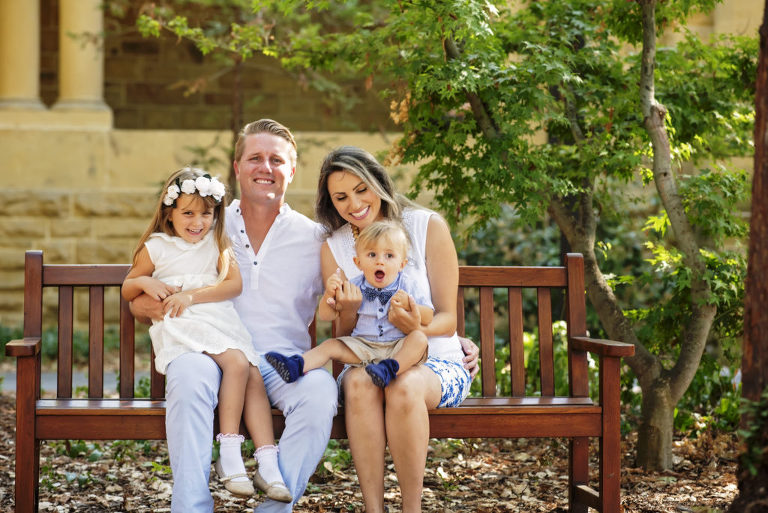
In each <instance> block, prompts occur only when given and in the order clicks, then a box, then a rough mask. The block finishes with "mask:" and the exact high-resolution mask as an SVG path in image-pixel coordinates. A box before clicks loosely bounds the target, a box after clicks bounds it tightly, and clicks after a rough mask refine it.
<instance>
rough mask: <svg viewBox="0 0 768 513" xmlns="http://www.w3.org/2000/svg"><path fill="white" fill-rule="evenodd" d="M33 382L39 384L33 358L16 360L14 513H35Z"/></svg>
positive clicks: (37, 443)
mask: <svg viewBox="0 0 768 513" xmlns="http://www.w3.org/2000/svg"><path fill="white" fill-rule="evenodd" d="M35 378H36V381H35ZM36 383H40V367H39V362H38V361H37V359H36V358H34V357H24V358H19V359H18V360H17V375H16V484H15V498H16V513H33V512H36V511H37V501H38V488H39V483H38V479H39V476H40V441H39V440H37V439H36V438H35V401H36V399H37V397H38V395H39V391H38V389H37V385H36Z"/></svg>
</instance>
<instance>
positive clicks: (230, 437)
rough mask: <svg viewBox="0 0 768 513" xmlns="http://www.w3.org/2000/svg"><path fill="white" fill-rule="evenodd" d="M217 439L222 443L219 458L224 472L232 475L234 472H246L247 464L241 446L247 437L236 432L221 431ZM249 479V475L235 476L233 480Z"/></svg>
mask: <svg viewBox="0 0 768 513" xmlns="http://www.w3.org/2000/svg"><path fill="white" fill-rule="evenodd" d="M216 440H218V442H219V443H220V446H219V460H220V461H221V469H222V470H223V471H224V474H225V475H227V476H231V475H233V474H245V465H244V464H243V456H242V454H241V452H240V446H241V445H242V443H243V441H245V437H244V436H243V435H238V434H234V433H219V434H218V435H216ZM238 481H249V479H248V477H247V476H241V477H235V478H233V479H232V482H238Z"/></svg>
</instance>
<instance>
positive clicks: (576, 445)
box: [568, 437, 589, 513]
mask: <svg viewBox="0 0 768 513" xmlns="http://www.w3.org/2000/svg"><path fill="white" fill-rule="evenodd" d="M568 452H569V455H568V485H569V486H568V511H570V512H571V513H587V509H588V508H587V505H586V504H584V503H582V502H579V501H577V500H576V499H577V498H576V487H577V486H579V485H587V484H589V438H584V437H580V438H571V441H570V447H569V451H568Z"/></svg>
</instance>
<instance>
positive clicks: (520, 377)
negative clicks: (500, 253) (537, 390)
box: [507, 287, 525, 397]
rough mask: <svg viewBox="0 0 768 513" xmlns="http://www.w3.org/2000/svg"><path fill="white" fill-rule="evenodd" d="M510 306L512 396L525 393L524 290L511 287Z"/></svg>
mask: <svg viewBox="0 0 768 513" xmlns="http://www.w3.org/2000/svg"><path fill="white" fill-rule="evenodd" d="M507 305H508V307H509V377H510V387H511V395H512V397H523V396H524V395H525V348H524V347H523V290H522V289H521V288H520V287H510V288H509V289H508V291H507Z"/></svg>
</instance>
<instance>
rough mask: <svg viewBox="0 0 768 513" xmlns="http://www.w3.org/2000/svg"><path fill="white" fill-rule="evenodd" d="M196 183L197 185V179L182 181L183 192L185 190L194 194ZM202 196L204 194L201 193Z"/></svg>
mask: <svg viewBox="0 0 768 513" xmlns="http://www.w3.org/2000/svg"><path fill="white" fill-rule="evenodd" d="M198 180H199V178H198ZM195 185H197V184H196V182H195V180H184V181H183V182H181V192H183V193H184V194H194V193H195ZM199 188H200V187H198V189H199ZM201 196H202V194H201Z"/></svg>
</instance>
